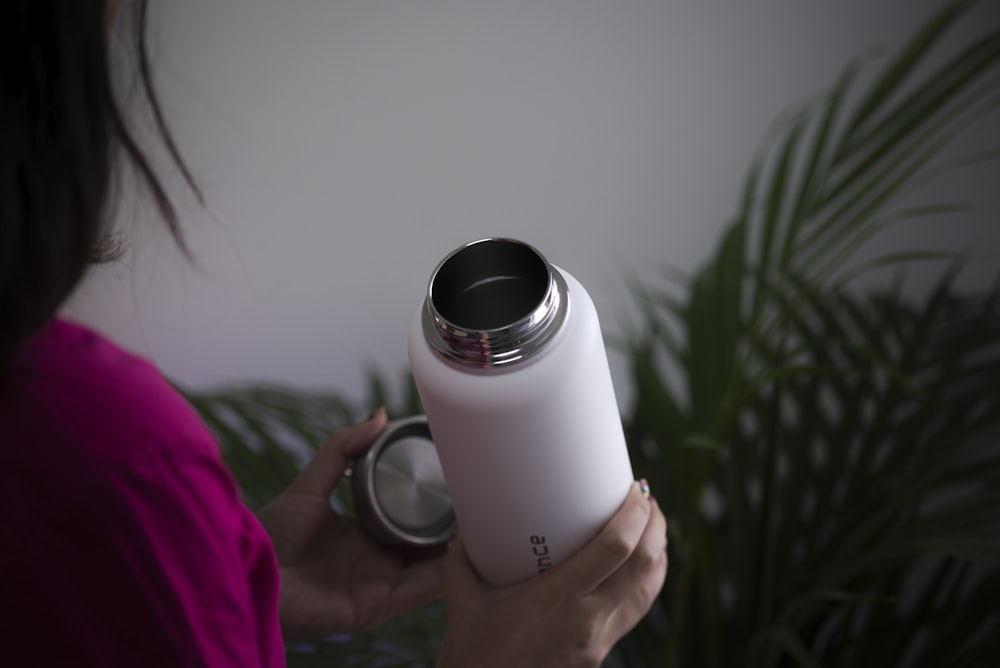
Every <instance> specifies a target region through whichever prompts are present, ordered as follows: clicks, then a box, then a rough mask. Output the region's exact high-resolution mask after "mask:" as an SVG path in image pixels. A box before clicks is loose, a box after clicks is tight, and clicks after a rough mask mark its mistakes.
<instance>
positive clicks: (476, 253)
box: [430, 240, 549, 330]
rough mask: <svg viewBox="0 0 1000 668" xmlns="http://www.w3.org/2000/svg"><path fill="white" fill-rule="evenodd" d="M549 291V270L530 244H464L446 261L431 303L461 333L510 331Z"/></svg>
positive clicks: (508, 242) (435, 283)
mask: <svg viewBox="0 0 1000 668" xmlns="http://www.w3.org/2000/svg"><path fill="white" fill-rule="evenodd" d="M548 289H549V268H548V266H547V264H546V263H545V261H544V260H543V259H542V258H541V257H539V255H538V253H536V252H535V251H534V249H532V248H531V247H530V246H526V245H524V244H521V243H518V242H513V241H506V240H490V241H484V242H480V243H476V244H472V245H469V246H466V247H465V248H463V249H461V250H459V251H457V252H456V253H455V254H453V255H452V256H451V257H449V258H448V259H447V260H445V261H444V263H442V265H441V267H440V268H439V269H438V272H437V275H436V276H435V277H434V281H433V283H432V285H431V295H430V296H431V300H432V301H433V303H434V308H435V309H436V310H437V312H438V313H439V314H440V315H441V317H442V318H444V319H445V320H447V321H448V322H450V323H451V324H453V325H455V326H456V327H460V328H462V329H468V330H492V329H499V328H502V327H507V326H509V325H512V324H514V323H516V322H518V321H519V320H522V319H524V318H526V317H528V316H530V315H531V314H532V312H534V311H535V309H537V308H538V305H539V304H541V303H542V301H543V300H544V299H545V295H546V293H547V292H548Z"/></svg>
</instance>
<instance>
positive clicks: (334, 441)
mask: <svg viewBox="0 0 1000 668" xmlns="http://www.w3.org/2000/svg"><path fill="white" fill-rule="evenodd" d="M385 425H386V415H385V409H384V408H379V409H378V410H376V411H375V412H374V413H372V414H371V415H369V416H368V419H367V420H365V421H364V422H361V423H360V424H356V425H354V426H353V427H348V428H347V429H341V430H340V431H338V432H336V433H335V434H333V435H332V436H331V437H330V438H328V439H327V441H326V443H324V444H323V446H322V447H321V448H320V449H319V450H317V451H316V454H315V455H313V458H312V460H310V462H309V463H308V464H306V467H305V468H304V469H302V472H301V473H300V474H299V475H298V477H297V478H296V479H295V480H294V481H293V482H292V484H291V485H290V486H289V489H293V490H295V491H296V492H299V493H307V494H318V495H320V496H329V495H330V494H332V493H333V489H334V488H335V487H336V486H337V483H338V482H340V479H341V478H343V477H344V471H345V470H346V469H347V462H348V461H349V460H350V459H351V458H352V457H356V456H357V455H359V454H361V453H362V452H364V451H365V450H366V449H367V448H368V447H369V446H370V445H371V444H372V442H374V440H375V437H377V436H378V435H379V433H380V432H381V431H382V430H383V429H385Z"/></svg>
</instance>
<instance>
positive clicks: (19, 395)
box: [0, 0, 667, 667]
mask: <svg viewBox="0 0 1000 668" xmlns="http://www.w3.org/2000/svg"><path fill="white" fill-rule="evenodd" d="M116 4H117V3H115V2H106V0H6V1H5V2H4V3H2V5H0V44H2V45H3V49H2V52H0V521H2V533H0V569H2V572H3V573H4V577H5V580H6V582H5V584H4V586H3V587H2V588H0V592H2V593H0V601H2V603H0V605H2V609H3V611H4V613H5V614H4V616H5V617H6V618H7V621H6V622H5V623H4V625H3V626H2V627H0V628H2V631H0V633H2V641H0V665H11V666H30V665H44V666H53V665H74V666H87V665H100V666H119V665H122V666H188V665H191V666H241V667H245V666H280V665H283V662H284V658H283V649H282V645H283V641H284V640H288V639H305V638H322V637H325V636H328V635H330V634H334V633H344V632H348V633H349V632H356V631H360V630H364V629H369V628H372V627H375V626H377V625H378V624H380V623H382V622H384V621H386V620H388V619H390V618H392V617H394V616H396V615H398V614H401V613H403V612H405V611H407V610H409V609H411V608H413V607H414V606H417V605H420V604H422V603H424V602H426V601H429V600H433V599H435V598H437V597H439V596H441V595H442V593H443V595H444V597H445V601H446V605H447V610H448V626H447V630H446V634H445V639H444V643H443V646H442V648H441V652H440V657H439V665H441V666H462V667H465V666H480V665H483V666H486V665H497V666H595V665H598V664H599V663H600V662H601V660H602V659H603V657H604V656H605V655H606V654H607V652H608V651H609V650H610V649H611V647H612V646H613V644H614V643H615V642H616V641H617V640H618V639H619V638H620V637H621V636H622V635H624V633H626V632H627V631H628V630H629V629H630V628H632V627H633V626H634V625H635V624H636V623H637V622H638V620H639V619H640V618H641V617H642V616H643V615H644V614H645V612H646V610H647V609H648V607H649V605H650V604H651V602H652V600H653V598H654V597H655V596H656V594H657V592H658V591H659V589H660V587H661V586H662V583H663V579H664V577H665V575H666V568H667V564H666V554H665V550H664V541H665V530H666V526H665V522H664V519H663V515H662V513H661V512H660V510H659V509H658V508H657V506H656V504H655V502H653V501H652V500H649V501H647V500H646V498H644V495H643V494H642V493H641V491H640V489H639V486H638V485H636V486H634V488H633V489H632V491H631V492H630V494H629V496H628V498H627V499H626V501H625V503H624V504H623V506H622V508H621V509H620V511H619V512H618V513H617V514H616V515H615V517H614V518H613V519H612V520H611V521H610V522H609V523H608V525H607V526H606V527H605V528H604V529H603V530H602V532H601V533H600V534H599V535H598V536H597V538H595V539H594V540H593V541H592V542H591V543H590V544H589V545H587V546H586V547H585V548H584V549H583V550H581V551H580V552H579V553H578V554H576V555H575V556H574V557H573V558H571V559H570V560H568V561H567V562H565V563H564V564H562V565H560V566H558V567H556V568H554V569H552V570H551V571H549V572H547V573H546V574H544V575H542V576H539V577H537V578H534V579H532V580H530V581H528V582H526V583H523V584H520V585H516V586H514V587H510V588H506V589H491V588H489V587H486V586H485V585H484V584H483V583H482V582H481V581H480V579H479V578H478V577H477V576H476V574H475V572H474V571H473V570H472V568H471V567H470V566H469V563H468V561H467V559H466V557H465V553H464V551H463V548H462V544H461V540H460V539H458V540H456V541H454V542H453V544H452V545H451V546H450V547H449V549H448V550H447V552H446V554H444V555H443V556H442V555H439V554H427V553H423V554H420V555H416V556H415V555H413V554H407V553H403V552H396V551H391V550H388V549H386V548H383V547H380V546H378V545H376V544H374V543H372V542H371V541H370V540H369V539H368V538H367V537H366V536H365V535H364V534H363V533H362V532H361V531H360V530H359V528H358V526H357V523H356V521H355V520H354V519H353V518H351V517H346V516H340V515H337V514H336V513H334V512H333V511H332V510H331V509H330V507H329V504H328V503H327V499H328V496H329V493H330V491H331V490H332V489H333V487H334V486H335V485H336V484H337V482H338V481H339V480H340V479H341V477H342V475H343V473H344V469H345V463H346V461H347V460H348V459H349V458H350V457H352V456H355V455H357V454H359V453H360V452H363V451H364V449H365V448H367V447H368V446H369V445H370V444H371V442H372V440H373V439H374V438H375V436H376V434H378V432H379V431H380V430H381V429H382V428H383V427H384V426H385V420H386V418H385V414H384V412H383V411H381V410H379V411H376V412H375V413H373V414H372V415H371V416H369V418H368V419H367V420H366V421H364V422H363V423H362V424H359V425H357V426H355V427H353V428H350V429H347V430H344V431H341V432H338V433H336V434H334V435H333V436H332V437H331V438H330V439H329V441H328V442H327V443H326V444H325V445H324V446H323V447H322V448H321V449H320V450H319V451H318V453H317V455H316V457H315V458H314V459H313V461H312V462H310V464H309V465H308V466H307V467H306V468H305V470H304V471H303V472H302V474H301V475H300V476H299V477H298V478H297V479H296V480H295V482H294V483H292V485H291V486H290V487H289V488H288V489H287V490H286V491H285V492H283V493H282V494H281V495H279V496H278V497H277V498H276V499H274V501H272V502H271V503H270V504H269V505H268V506H266V507H265V508H263V509H262V510H261V511H260V513H259V515H258V517H254V516H253V515H252V514H251V513H249V512H248V511H247V510H246V509H245V508H244V507H243V506H242V505H241V504H240V502H239V498H238V495H237V491H236V488H235V485H234V484H233V481H232V479H231V477H230V476H229V474H228V472H227V471H226V470H225V468H224V467H223V464H222V462H221V460H220V458H219V454H218V450H217V447H216V445H215V443H214V442H213V440H212V438H211V436H210V435H209V433H208V432H207V431H206V430H205V428H204V427H203V426H202V425H201V424H200V423H199V421H198V420H197V418H196V416H195V415H194V413H193V412H192V411H191V409H190V408H189V407H188V406H187V405H186V404H185V402H184V401H183V400H182V399H181V398H180V397H179V396H178V395H177V394H176V393H175V392H174V391H173V390H172V389H171V388H170V387H169V385H168V384H167V383H166V382H165V381H164V380H163V378H162V377H161V376H160V374H159V373H158V372H157V371H156V370H155V369H154V368H153V366H152V365H150V364H149V363H148V362H146V361H144V360H141V359H139V358H137V357H135V356H133V355H131V354H129V353H127V352H125V351H123V350H121V349H120V348H118V347H117V346H115V345H114V344H113V343H111V342H110V341H108V340H106V339H104V338H103V337H102V336H100V335H99V334H97V333H95V332H92V331H89V330H87V329H85V328H82V327H80V326H78V325H75V324H72V323H68V322H65V321H63V320H60V319H58V317H57V316H56V313H57V311H58V309H59V307H60V305H61V304H62V303H63V301H64V300H65V299H66V298H67V296H68V295H69V294H70V293H71V292H72V290H73V289H74V288H75V287H76V285H77V284H78V283H79V282H80V280H81V277H82V276H83V273H84V271H85V270H86V268H87V266H88V264H89V263H90V262H91V261H93V260H94V259H95V258H103V259H107V258H108V257H110V256H113V255H114V249H115V244H114V242H113V238H114V237H113V236H110V235H109V234H108V230H107V228H106V221H107V220H108V219H109V218H110V213H111V211H112V209H113V197H112V185H113V184H114V183H115V179H116V178H117V177H118V175H119V173H120V172H119V169H120V168H121V167H128V168H131V169H132V170H133V171H134V173H135V174H137V175H138V177H139V179H138V180H139V181H140V182H141V183H143V184H144V185H145V186H146V188H147V189H148V191H149V192H150V193H151V194H152V197H153V200H154V202H155V204H156V206H157V208H158V209H159V212H160V214H161V215H162V218H163V220H164V221H165V223H166V224H167V225H168V227H169V229H170V230H171V232H172V233H173V235H174V237H175V239H176V240H177V242H178V244H179V245H180V246H181V248H183V249H185V250H186V247H185V245H184V241H183V238H182V235H181V233H180V231H179V225H178V222H177V218H176V215H175V212H174V209H173V208H172V206H171V204H170V201H169V199H168V197H167V196H166V193H165V191H164V189H163V188H162V187H161V185H160V183H159V181H158V180H157V177H156V175H155V173H154V171H153V169H152V168H151V167H150V164H149V162H148V161H147V159H146V157H145V156H144V154H143V152H142V151H141V150H140V148H139V146H138V145H137V143H136V142H135V140H134V139H133V137H132V135H131V134H130V132H129V129H128V124H127V123H126V121H125V118H124V116H123V113H122V111H121V108H120V106H119V104H118V102H117V101H116V99H115V95H114V91H113V87H112V76H111V72H112V67H111V63H110V62H109V54H108V51H109V50H108V34H109V32H110V26H111V25H113V23H114V19H115V16H116V14H117V7H116V6H115V5H116ZM129 9H130V10H132V13H133V14H134V17H135V20H136V23H135V25H134V26H133V28H134V31H133V38H134V40H135V52H136V55H137V63H138V66H139V73H140V81H141V83H142V85H143V90H144V92H145V94H146V98H147V101H148V102H149V105H150V108H151V109H152V112H153V114H152V115H153V119H154V121H155V126H156V128H157V130H158V131H159V134H160V136H161V138H162V140H163V141H164V145H165V147H166V148H167V151H168V153H169V154H170V156H171V157H172V158H173V160H174V162H175V164H176V166H177V167H178V168H179V170H180V171H181V173H182V174H183V175H184V177H185V178H186V180H187V182H188V184H189V185H190V186H191V188H192V189H193V190H194V192H195V193H196V194H197V193H198V189H197V187H196V185H195V184H194V181H193V180H192V179H191V177H190V174H189V173H188V171H187V170H186V168H185V166H184V163H183V161H182V160H181V158H180V156H179V155H178V152H177V150H176V148H175V146H174V144H173V142H172V140H171V138H170V135H169V133H168V132H167V130H166V126H165V124H164V122H163V118H162V116H161V114H160V111H159V106H158V104H157V101H156V97H155V94H154V91H153V89H152V86H151V85H150V75H149V68H148V64H147V59H146V50H145V46H144V24H145V15H146V2H145V1H144V0H137V2H135V3H134V5H133V6H131V7H130V8H129ZM119 163H121V164H119ZM109 239H110V240H111V241H109Z"/></svg>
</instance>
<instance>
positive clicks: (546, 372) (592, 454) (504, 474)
mask: <svg viewBox="0 0 1000 668" xmlns="http://www.w3.org/2000/svg"><path fill="white" fill-rule="evenodd" d="M409 357H410V366H411V369H412V371H413V376H414V379H415V380H416V384H417V389H418V391H419V394H420V399H421V401H422V402H423V405H424V410H425V412H426V414H427V420H428V423H429V426H430V431H431V436H432V439H433V441H434V444H435V447H436V448H437V452H438V457H439V459H440V461H441V467H442V470H443V472H444V477H445V481H446V483H447V487H448V491H449V494H450V495H451V499H452V503H453V504H454V509H455V515H456V517H457V519H458V528H459V531H460V532H461V535H462V541H463V543H464V544H465V548H466V550H467V553H468V555H469V558H470V560H471V561H472V564H473V566H474V567H475V568H476V570H477V571H478V572H479V574H480V575H481V576H482V577H483V578H484V579H485V580H486V581H487V582H490V583H491V584H494V585H509V584H513V583H515V582H519V581H521V580H524V579H526V578H528V577H531V576H533V575H535V574H538V573H541V572H544V571H546V570H548V569H549V568H551V567H552V566H554V565H555V564H557V563H559V562H560V561H562V560H564V559H565V558H566V557H568V556H570V555H571V554H573V553H574V552H575V551H577V550H578V549H579V548H581V547H582V546H583V545H584V544H586V543H587V542H588V541H589V540H590V539H592V538H593V537H594V536H595V535H596V534H597V533H598V532H599V531H600V529H601V527H603V526H604V524H605V523H606V522H607V521H608V520H609V519H610V518H611V517H612V515H614V514H615V512H616V511H617V510H618V509H619V508H620V507H621V504H622V502H623V501H624V500H625V497H626V496H627V495H628V492H629V488H630V486H631V484H632V480H633V474H632V467H631V463H630V461H629V457H628V451H627V449H626V446H625V438H624V434H623V432H622V425H621V418H620V416H619V413H618V405H617V402H616V400H615V394H614V388H613V386H612V383H611V373H610V371H609V368H608V361H607V354H606V352H605V349H604V342H603V340H602V338H601V330H600V325H599V323H598V319H597V312H596V310H595V309H594V304H593V302H592V301H591V299H590V296H589V295H588V294H587V292H586V290H584V288H583V286H582V285H580V283H579V282H577V281H576V279H574V278H573V277H572V276H571V275H569V274H568V273H566V272H565V271H563V270H561V269H559V268H557V267H554V266H552V265H551V264H549V263H548V261H547V260H546V259H545V258H544V257H543V256H542V255H541V254H540V253H539V252H538V251H537V250H535V249H534V248H532V247H531V246H529V245H527V244H524V243H522V242H519V241H515V240H511V239H484V240H481V241H476V242H474V243H471V244H468V245H466V246H463V247H462V248H459V249H458V250H456V251H454V252H453V253H452V254H450V255H449V256H448V257H446V258H445V259H444V260H443V261H442V262H441V264H439V265H438V267H437V269H435V271H434V274H433V275H432V277H431V281H430V287H429V289H428V293H427V297H426V299H425V301H424V303H423V304H422V305H421V307H420V308H419V309H418V311H417V313H416V316H415V317H414V319H413V322H412V326H411V329H410V334H409Z"/></svg>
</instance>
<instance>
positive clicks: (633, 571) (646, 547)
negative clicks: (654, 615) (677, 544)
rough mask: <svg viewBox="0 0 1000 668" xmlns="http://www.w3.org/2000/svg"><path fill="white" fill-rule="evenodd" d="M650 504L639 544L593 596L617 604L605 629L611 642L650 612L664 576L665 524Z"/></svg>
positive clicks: (653, 505)
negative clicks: (649, 510)
mask: <svg viewBox="0 0 1000 668" xmlns="http://www.w3.org/2000/svg"><path fill="white" fill-rule="evenodd" d="M651 505H652V508H651V512H650V515H649V522H647V524H646V529H645V531H644V532H643V534H642V539H641V540H640V541H639V544H638V545H636V548H635V550H634V551H633V553H632V554H631V556H630V557H629V558H628V560H627V561H626V562H625V563H624V564H623V565H622V567H621V568H620V569H618V571H617V572H616V573H615V574H614V575H612V576H611V577H609V578H608V579H607V580H605V581H604V582H603V583H602V584H601V586H600V587H599V588H598V589H597V590H596V591H595V592H594V594H593V595H594V597H596V598H600V599H603V600H605V601H607V602H609V603H611V602H615V603H616V605H615V608H614V614H613V615H612V616H611V618H610V619H609V628H608V631H609V633H610V634H611V636H612V637H613V642H617V640H618V639H619V638H621V637H622V636H623V635H625V634H626V633H628V631H629V630H630V629H632V627H633V626H635V625H636V624H637V623H638V622H639V620H640V619H642V618H643V617H644V616H645V615H646V613H647V612H649V608H650V607H651V606H652V605H653V601H654V600H655V599H656V597H657V596H658V595H659V593H660V590H661V589H662V588H663V582H664V580H665V579H666V577H667V540H666V536H667V521H666V519H665V518H664V517H663V513H662V512H661V511H660V508H659V506H658V505H657V504H656V503H655V502H654V503H652V504H651Z"/></svg>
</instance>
